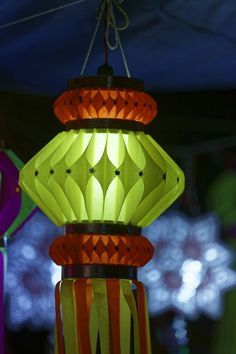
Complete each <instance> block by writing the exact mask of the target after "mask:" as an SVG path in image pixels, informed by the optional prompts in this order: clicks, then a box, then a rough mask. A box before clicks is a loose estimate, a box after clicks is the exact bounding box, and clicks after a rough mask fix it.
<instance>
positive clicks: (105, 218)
mask: <svg viewBox="0 0 236 354" xmlns="http://www.w3.org/2000/svg"><path fill="white" fill-rule="evenodd" d="M20 184H21V186H22V188H23V189H25V190H26V191H27V192H28V194H29V195H30V196H31V198H32V199H33V200H34V201H35V203H36V204H38V205H39V207H40V208H41V209H42V210H43V211H44V212H45V213H46V214H47V215H48V216H49V218H50V219H51V220H52V221H54V222H55V223H56V224H57V225H62V224H66V223H70V224H71V223H83V222H87V223H94V222H96V223H99V222H102V223H121V224H125V225H127V224H132V225H135V226H139V227H143V226H146V225H148V224H149V223H151V222H152V221H153V220H154V219H155V218H156V217H157V216H159V215H160V214H161V213H162V212H163V211H164V210H165V209H166V208H167V207H168V206H169V205H170V204H171V203H172V202H173V201H174V200H175V199H176V198H177V197H178V195H179V194H180V193H181V192H182V191H183V187H184V177H183V173H182V171H181V170H180V169H179V167H178V166H177V165H176V164H175V163H174V161H173V160H172V159H171V158H170V157H169V156H168V155H167V154H166V153H165V152H164V151H163V149H162V148H161V147H160V146H159V145H158V144H157V143H156V142H155V141H154V140H153V139H152V138H151V137H150V136H149V135H146V134H144V133H143V132H132V131H122V130H112V129H110V130H109V129H97V130H96V129H81V130H71V131H69V132H63V133H60V134H58V135H57V136H56V137H55V138H54V139H53V140H52V141H51V142H50V143H49V144H48V145H46V146H45V147H44V148H43V149H42V150H41V151H40V152H39V153H38V154H37V155H36V156H35V157H33V159H32V160H31V161H29V162H28V164H27V165H26V166H25V167H24V169H23V170H22V172H21V176H20Z"/></svg>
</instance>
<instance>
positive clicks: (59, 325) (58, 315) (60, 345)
mask: <svg viewBox="0 0 236 354" xmlns="http://www.w3.org/2000/svg"><path fill="white" fill-rule="evenodd" d="M60 287H61V282H58V283H57V285H56V288H55V305H56V329H57V345H58V354H65V349H64V340H63V334H62V333H63V331H62V321H61V304H60Z"/></svg>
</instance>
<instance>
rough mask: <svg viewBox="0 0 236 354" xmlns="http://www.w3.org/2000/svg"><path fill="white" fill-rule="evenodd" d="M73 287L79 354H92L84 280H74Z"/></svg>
mask: <svg viewBox="0 0 236 354" xmlns="http://www.w3.org/2000/svg"><path fill="white" fill-rule="evenodd" d="M74 287H75V299H76V312H77V335H78V338H79V353H80V354H92V350H91V344H90V334H89V314H88V311H87V291H86V290H87V289H86V279H79V280H76V281H75V284H74Z"/></svg>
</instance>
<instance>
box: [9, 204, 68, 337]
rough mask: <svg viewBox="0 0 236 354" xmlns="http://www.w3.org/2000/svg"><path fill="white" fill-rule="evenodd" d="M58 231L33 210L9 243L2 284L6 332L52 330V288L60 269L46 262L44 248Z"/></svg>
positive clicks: (47, 259)
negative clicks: (4, 283) (4, 294)
mask: <svg viewBox="0 0 236 354" xmlns="http://www.w3.org/2000/svg"><path fill="white" fill-rule="evenodd" d="M61 231H62V230H61V229H60V228H58V227H56V226H55V225H54V224H52V222H51V221H50V220H49V219H48V218H47V217H46V216H45V215H44V214H43V213H42V212H41V211H40V210H36V212H35V213H34V214H33V215H32V216H31V218H30V219H29V220H28V221H27V222H26V223H25V224H24V226H23V227H22V228H21V229H20V230H18V231H17V232H16V234H15V236H16V237H14V239H12V240H11V241H10V242H9V244H8V256H9V260H8V269H7V282H6V296H7V299H8V301H7V305H8V306H7V309H6V324H7V327H8V328H9V329H11V330H14V331H15V330H19V329H21V328H24V327H28V328H30V329H33V330H42V329H47V330H50V331H53V328H54V323H55V312H54V307H55V305H54V286H55V285H56V283H57V282H58V281H59V279H60V277H61V269H60V267H58V266H56V265H55V264H54V263H53V262H52V261H51V260H50V258H49V255H48V247H49V244H50V242H51V240H52V238H53V237H55V236H56V235H57V234H58V233H59V232H61Z"/></svg>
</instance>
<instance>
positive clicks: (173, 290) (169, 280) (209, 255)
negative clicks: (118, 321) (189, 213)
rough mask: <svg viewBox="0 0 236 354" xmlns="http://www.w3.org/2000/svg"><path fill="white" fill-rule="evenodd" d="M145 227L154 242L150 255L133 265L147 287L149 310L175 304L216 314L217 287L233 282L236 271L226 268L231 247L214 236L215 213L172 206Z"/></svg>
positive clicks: (195, 312)
mask: <svg viewBox="0 0 236 354" xmlns="http://www.w3.org/2000/svg"><path fill="white" fill-rule="evenodd" d="M145 233H146V235H147V236H148V239H149V240H150V241H151V242H152V244H153V245H154V246H155V251H154V258H153V259H152V260H151V262H149V263H148V264H147V265H146V266H145V267H143V268H142V269H140V271H139V276H140V279H141V280H142V281H143V282H144V284H145V285H146V286H147V288H148V300H149V311H150V313H151V314H154V315H156V314H161V313H163V312H165V311H168V310H171V309H175V310H177V311H180V312H181V313H184V314H185V315H186V316H188V317H189V318H190V319H195V318H196V317H197V316H198V315H199V314H200V313H201V312H203V313H205V314H206V315H207V316H209V317H211V318H213V319H215V318H219V317H220V315H221V314H222V293H223V292H224V291H225V290H227V289H229V288H231V287H232V286H236V273H235V272H234V271H233V270H231V269H230V268H229V265H230V263H231V262H232V254H231V252H230V251H229V250H228V249H227V248H226V247H225V246H224V245H222V244H221V242H220V241H219V222H218V219H216V217H215V216H213V215H210V214H209V215H204V216H201V217H198V218H195V219H190V218H188V217H186V216H185V215H184V214H182V213H179V212H175V213H174V212H173V213H171V214H167V215H165V216H162V217H161V218H159V219H157V220H156V221H155V222H154V223H153V224H152V225H150V226H149V227H148V228H146V229H145Z"/></svg>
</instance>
